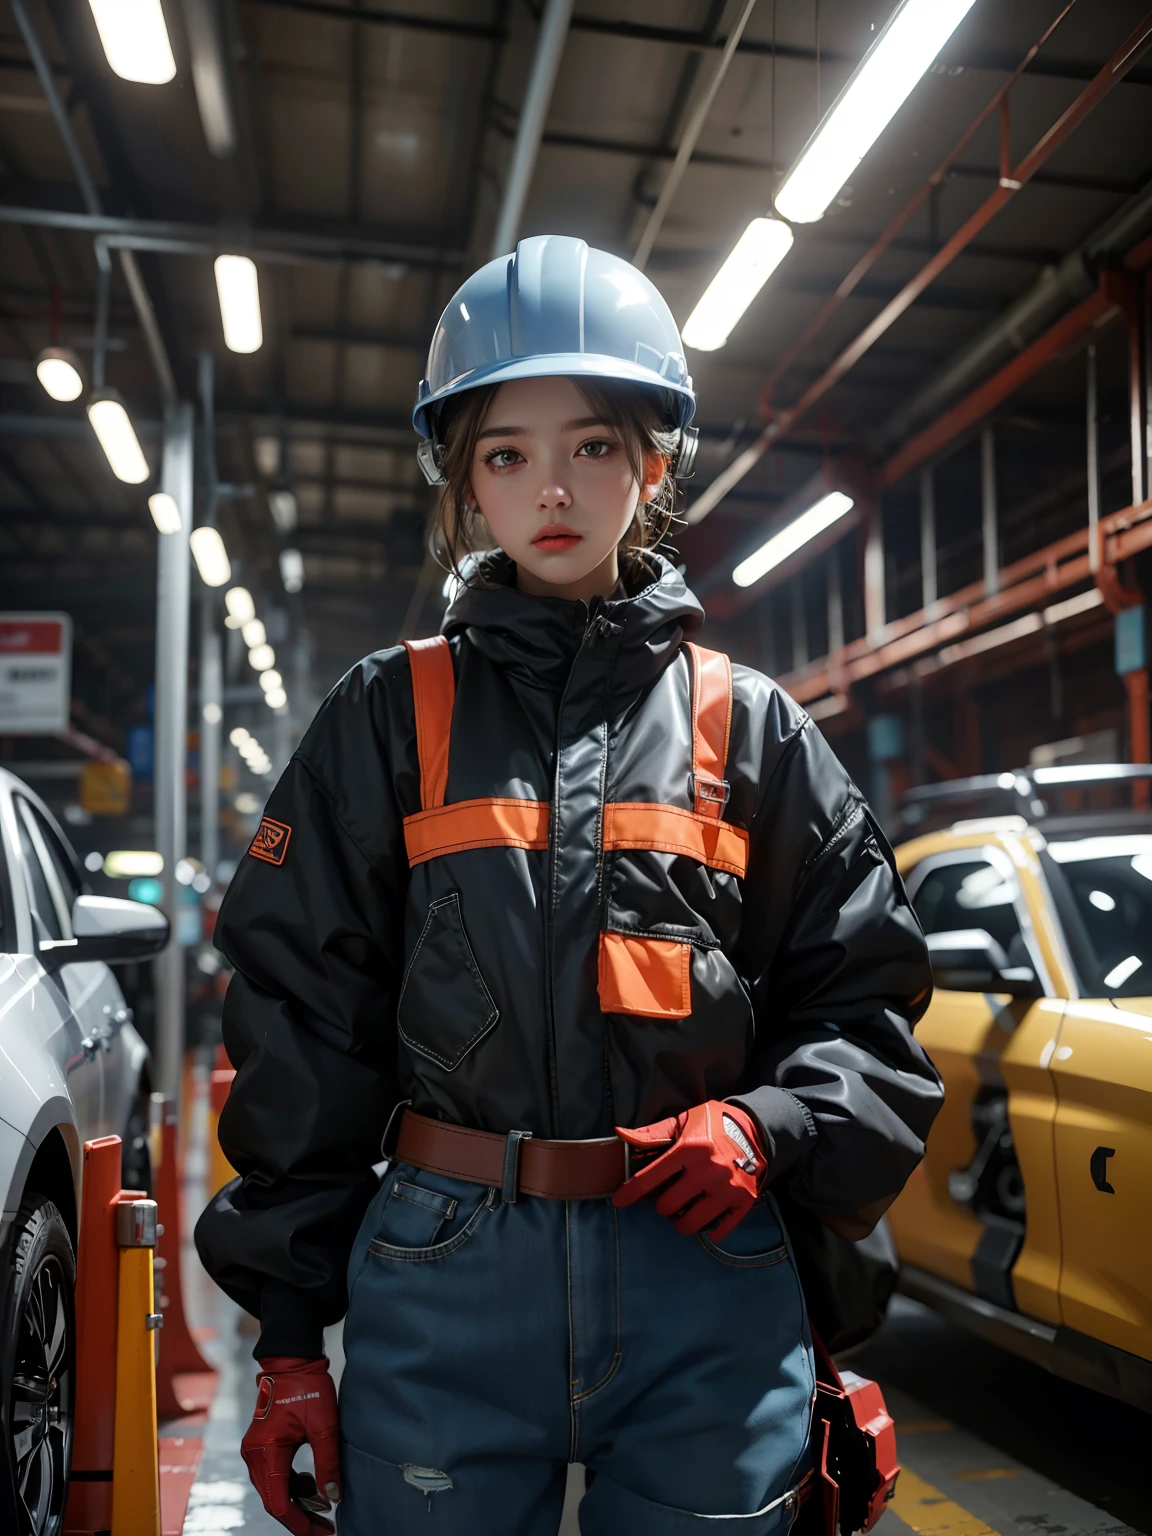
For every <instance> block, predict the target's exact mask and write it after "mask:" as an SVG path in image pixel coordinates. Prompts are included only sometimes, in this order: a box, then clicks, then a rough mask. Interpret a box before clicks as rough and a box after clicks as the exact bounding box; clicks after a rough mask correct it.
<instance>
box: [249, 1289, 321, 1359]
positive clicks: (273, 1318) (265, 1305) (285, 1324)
mask: <svg viewBox="0 0 1152 1536" xmlns="http://www.w3.org/2000/svg"><path fill="white" fill-rule="evenodd" d="M323 1354H324V1317H323V1312H322V1310H321V1309H320V1308H319V1307H317V1305H316V1304H315V1302H314V1301H313V1300H312V1298H311V1297H310V1296H308V1294H307V1293H306V1292H304V1291H289V1290H283V1289H280V1288H278V1287H276V1286H271V1285H266V1286H265V1287H264V1290H263V1291H262V1293H261V1296H260V1337H259V1338H258V1339H257V1340H256V1347H255V1349H254V1350H253V1351H252V1355H253V1358H254V1359H256V1360H266V1359H268V1357H269V1356H276V1355H292V1356H294V1357H296V1358H297V1359H300V1360H319V1359H320V1358H321V1356H322V1355H323Z"/></svg>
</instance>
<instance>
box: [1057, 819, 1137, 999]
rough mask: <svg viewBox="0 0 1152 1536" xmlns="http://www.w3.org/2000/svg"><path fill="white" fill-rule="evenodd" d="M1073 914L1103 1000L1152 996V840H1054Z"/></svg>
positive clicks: (1083, 959) (1082, 957)
mask: <svg viewBox="0 0 1152 1536" xmlns="http://www.w3.org/2000/svg"><path fill="white" fill-rule="evenodd" d="M1048 854H1049V856H1050V857H1051V858H1052V859H1053V860H1054V861H1055V863H1056V864H1057V866H1058V867H1059V870H1060V874H1061V875H1062V876H1063V879H1064V884H1065V885H1066V887H1067V890H1068V893H1069V898H1070V901H1071V905H1072V909H1073V912H1072V914H1069V915H1070V916H1071V917H1072V921H1071V922H1070V924H1069V927H1070V928H1074V929H1076V930H1078V931H1076V932H1070V933H1069V935H1068V937H1069V939H1070V941H1072V943H1073V947H1074V949H1075V950H1076V951H1077V960H1078V963H1079V966H1080V968H1081V969H1082V970H1083V972H1084V982H1085V984H1086V986H1087V987H1088V989H1089V991H1090V992H1092V993H1094V994H1095V995H1097V996H1101V997H1103V996H1109V997H1148V996H1152V836H1150V837H1146V836H1138V835H1126V836H1120V837H1081V838H1076V839H1074V840H1070V841H1067V842H1050V843H1049V844H1048Z"/></svg>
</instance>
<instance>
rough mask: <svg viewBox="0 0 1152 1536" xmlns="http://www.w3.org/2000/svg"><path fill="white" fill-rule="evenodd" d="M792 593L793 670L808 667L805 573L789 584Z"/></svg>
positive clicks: (798, 575)
mask: <svg viewBox="0 0 1152 1536" xmlns="http://www.w3.org/2000/svg"><path fill="white" fill-rule="evenodd" d="M788 585H789V587H790V589H791V592H792V669H793V671H795V670H796V668H797V667H806V666H807V665H808V616H807V614H806V613H805V612H804V573H803V572H802V571H797V572H796V574H795V575H794V576H793V578H792V580H791V581H790V582H789V583H788Z"/></svg>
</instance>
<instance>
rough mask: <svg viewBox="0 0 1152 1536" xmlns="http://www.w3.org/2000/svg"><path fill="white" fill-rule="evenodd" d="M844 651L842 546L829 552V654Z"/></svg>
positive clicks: (834, 546) (832, 654) (835, 545)
mask: <svg viewBox="0 0 1152 1536" xmlns="http://www.w3.org/2000/svg"><path fill="white" fill-rule="evenodd" d="M843 649H844V592H843V588H842V583H841V577H840V546H839V544H833V546H832V548H831V549H830V550H829V551H828V654H829V656H835V654H836V652H837V651H840V650H843Z"/></svg>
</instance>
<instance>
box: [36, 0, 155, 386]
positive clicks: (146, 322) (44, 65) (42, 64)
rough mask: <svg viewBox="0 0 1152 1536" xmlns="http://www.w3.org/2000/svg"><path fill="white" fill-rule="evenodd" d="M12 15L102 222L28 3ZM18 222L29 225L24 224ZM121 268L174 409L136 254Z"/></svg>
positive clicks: (92, 213) (90, 205) (125, 255)
mask: <svg viewBox="0 0 1152 1536" xmlns="http://www.w3.org/2000/svg"><path fill="white" fill-rule="evenodd" d="M12 11H13V14H14V15H15V17H16V22H17V25H18V26H19V28H20V31H21V33H22V34H23V37H24V42H25V45H26V46H27V49H28V52H29V54H30V56H31V59H32V64H33V67H34V69H35V70H36V74H37V77H38V79H39V81H40V87H41V89H42V90H43V92H44V95H45V97H46V98H47V101H48V106H49V108H50V109H51V112H52V116H53V118H54V119H55V121H56V127H57V129H58V130H59V133H60V137H61V138H62V139H63V140H64V148H65V150H66V151H67V153H68V159H69V160H70V162H71V164H72V173H73V175H74V176H75V177H76V182H77V185H78V186H79V188H80V196H81V198H82V199H83V201H84V206H85V208H86V209H87V210H88V216H89V217H90V218H96V219H99V218H101V217H102V216H103V208H102V206H101V203H100V195H99V193H98V192H97V191H96V186H95V183H94V182H93V180H92V177H91V174H90V172H89V170H88V165H87V162H86V161H85V159H84V155H83V152H82V151H81V149H80V144H79V141H78V140H77V138H76V135H75V133H74V132H73V129H72V122H71V119H70V118H69V116H68V112H67V109H66V108H65V106H64V103H63V101H62V100H61V97H60V92H59V91H58V90H57V89H56V78H55V76H54V75H53V73H52V66H51V64H50V63H49V62H48V59H47V56H46V55H45V53H44V49H43V48H42V46H41V44H40V38H39V36H38V35H37V32H36V29H35V27H34V26H33V25H32V21H31V18H30V17H29V15H28V11H27V9H26V7H25V4H24V0H12ZM18 222H28V221H26V220H21V221H18ZM100 260H101V255H100V252H99V251H98V252H97V261H100ZM120 265H121V268H122V270H123V272H124V281H125V283H126V284H127V285H128V293H129V295H130V297H131V299H132V304H133V307H134V308H135V310H136V317H137V319H138V320H139V322H140V329H141V330H142V331H143V333H144V340H145V343H146V345H147V347H148V354H149V356H150V357H151V359H152V367H153V369H154V370H155V373H156V378H157V380H158V381H159V384H160V393H161V395H162V396H163V398H164V403H165V405H169V406H171V405H174V404H175V402H176V398H177V396H176V380H175V377H174V375H173V373H172V365H171V363H170V362H169V360H168V351H167V348H166V347H165V345H164V338H163V336H162V335H161V334H160V326H159V324H158V323H157V320H156V312H155V310H154V309H153V308H152V300H151V299H150V298H149V296H148V289H147V287H146V286H145V283H144V278H143V276H142V274H141V272H140V266H139V263H138V262H137V260H136V256H135V254H134V253H133V252H132V251H131V250H126V249H122V250H121V252H120Z"/></svg>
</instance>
